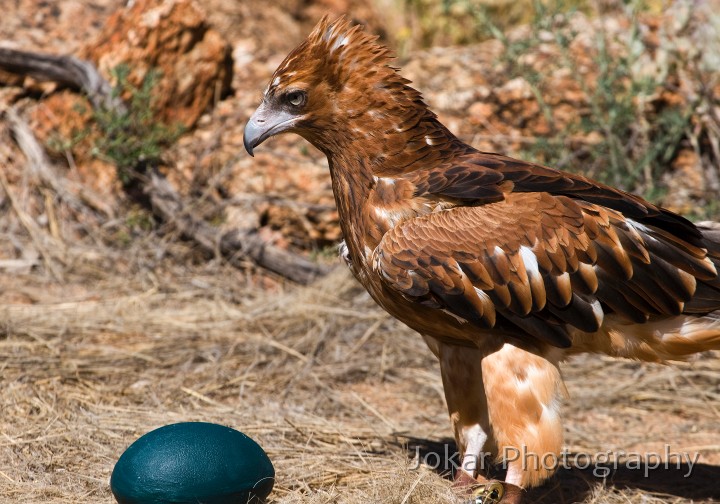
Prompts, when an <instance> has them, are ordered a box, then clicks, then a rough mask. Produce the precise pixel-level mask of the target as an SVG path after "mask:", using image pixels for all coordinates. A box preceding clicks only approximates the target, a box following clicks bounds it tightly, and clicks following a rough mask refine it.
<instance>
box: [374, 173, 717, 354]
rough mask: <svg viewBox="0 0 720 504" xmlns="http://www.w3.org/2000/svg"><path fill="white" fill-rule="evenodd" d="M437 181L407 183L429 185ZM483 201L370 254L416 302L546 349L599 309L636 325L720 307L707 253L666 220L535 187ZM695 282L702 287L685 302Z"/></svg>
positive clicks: (589, 323)
mask: <svg viewBox="0 0 720 504" xmlns="http://www.w3.org/2000/svg"><path fill="white" fill-rule="evenodd" d="M513 166H514V165H513ZM520 166H522V165H520ZM518 170H519V169H518ZM484 176H485V175H483V174H481V175H476V176H474V177H476V178H473V176H470V175H463V170H461V169H457V170H453V171H452V172H451V173H450V174H449V175H448V177H447V178H446V179H444V180H453V181H459V183H460V184H461V186H462V184H463V182H464V181H465V180H472V181H473V183H475V181H477V180H481V179H482V177H484ZM487 176H488V177H490V175H487ZM547 176H548V177H549V176H550V175H547ZM438 177H439V175H437V174H434V175H432V176H427V177H426V179H424V180H425V181H426V182H427V185H425V186H422V185H420V186H418V187H421V190H423V191H426V193H429V192H430V191H431V190H436V189H438V188H439V187H441V185H440V183H439V182H438ZM466 177H469V178H466ZM492 180H495V181H497V177H495V178H493V179H492ZM518 180H519V179H518ZM430 182H432V183H433V184H430ZM562 184H566V183H565V182H562ZM517 187H518V186H517V184H516V185H515V189H516V190H517ZM443 190H444V191H446V190H445V189H443ZM585 190H586V191H589V189H585ZM443 194H453V195H457V194H461V192H458V191H455V192H450V193H447V191H446V192H444V193H443ZM452 197H455V196H452ZM630 201H633V200H632V198H631V199H630ZM484 203H485V204H482V205H478V206H456V207H454V208H450V209H446V210H443V211H440V212H435V213H431V214H426V215H424V216H421V217H417V218H414V219H411V220H408V221H405V222H404V223H401V224H399V225H397V226H396V227H394V228H393V229H391V230H390V231H388V233H387V234H386V235H385V236H384V237H383V239H382V241H381V242H380V244H379V245H378V247H377V249H376V250H375V255H374V258H373V267H374V268H375V270H376V272H378V273H379V274H380V277H381V278H382V279H383V281H384V283H385V284H386V285H387V286H388V287H390V288H391V289H393V290H395V291H397V292H399V293H400V294H401V295H403V296H405V297H406V298H409V299H411V300H413V301H417V302H421V303H423V304H424V305H425V306H427V307H430V308H435V309H441V310H443V311H445V312H446V313H449V314H451V315H452V316H454V317H456V318H460V319H462V320H463V321H466V323H469V324H473V325H475V326H477V327H479V328H496V329H499V330H505V331H508V332H511V333H514V334H518V333H520V334H525V335H526V336H530V337H532V338H536V339H539V340H541V341H544V342H546V343H549V344H552V345H555V346H558V347H566V346H568V345H570V343H571V338H570V336H569V334H568V329H569V328H570V327H574V328H577V329H579V330H581V331H586V332H594V331H597V330H598V329H599V328H600V326H601V325H602V322H603V318H604V316H605V315H606V314H607V313H615V314H617V315H618V316H621V317H623V318H624V319H626V320H628V321H633V322H645V321H647V320H648V319H650V318H652V317H656V316H669V315H675V314H679V313H682V312H683V310H685V309H686V307H687V308H688V310H689V311H690V312H693V313H696V312H698V311H701V310H710V309H720V295H719V294H718V292H717V290H716V289H717V288H718V286H717V283H718V282H717V280H716V279H717V275H716V273H715V266H714V265H713V260H715V259H713V260H711V259H710V258H708V257H707V254H706V251H705V250H704V249H702V248H700V247H698V246H697V245H695V244H693V243H689V242H687V241H685V240H683V239H682V238H680V237H678V236H676V235H674V234H672V233H671V232H670V231H669V230H668V229H667V228H663V229H661V228H657V227H655V226H652V225H650V224H647V222H646V223H643V224H640V223H638V222H636V221H634V220H632V219H628V218H626V217H625V216H623V215H622V213H620V212H619V211H615V210H613V209H608V208H603V207H602V206H599V205H597V204H594V203H592V202H588V201H585V200H578V199H573V198H571V197H568V196H562V195H560V196H558V195H552V194H549V193H547V192H525V193H523V192H512V193H508V194H504V195H503V199H502V200H501V201H497V202H493V203H488V202H487V201H484ZM633 204H634V201H633ZM650 210H652V207H651V208H650ZM717 249H718V251H717V256H716V257H717V258H718V259H717V261H716V262H720V245H719V246H718V247H717ZM704 281H708V282H710V283H709V284H703V283H702V282H704ZM713 282H714V283H713ZM698 286H700V287H701V288H700V287H698ZM696 288H697V293H698V294H703V295H702V296H700V297H699V298H697V302H695V303H694V304H693V300H695V299H696V298H695V297H694V295H695V294H696Z"/></svg>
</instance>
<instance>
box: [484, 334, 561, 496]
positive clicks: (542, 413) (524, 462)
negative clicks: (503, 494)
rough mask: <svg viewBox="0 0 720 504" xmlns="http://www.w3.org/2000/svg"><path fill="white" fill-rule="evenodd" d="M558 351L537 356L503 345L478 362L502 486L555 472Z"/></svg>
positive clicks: (530, 483) (536, 480)
mask: <svg viewBox="0 0 720 504" xmlns="http://www.w3.org/2000/svg"><path fill="white" fill-rule="evenodd" d="M561 352H562V351H560V350H558V349H550V350H548V352H547V354H546V355H543V356H540V355H536V354H534V353H531V352H528V351H525V350H522V349H520V348H518V347H515V346H513V345H510V344H505V345H503V347H502V348H501V349H500V350H498V351H496V352H493V353H491V354H489V355H487V356H486V357H485V358H483V360H482V375H483V382H484V385H485V394H486V396H487V403H488V416H489V419H490V426H491V429H492V433H493V436H494V439H495V443H496V445H497V449H498V460H503V461H504V463H505V464H506V467H507V475H506V477H505V481H506V482H507V483H511V484H513V485H517V486H519V487H522V488H527V487H531V486H537V485H540V484H541V483H542V482H543V481H545V480H546V479H547V478H549V477H550V476H552V474H553V473H554V472H555V469H556V468H557V463H558V461H559V457H560V452H561V450H562V434H563V431H562V422H561V419H560V402H561V398H562V396H563V395H564V394H565V393H566V390H565V386H564V384H563V381H562V378H561V376H560V370H559V369H558V366H557V364H558V361H559V358H560V356H561Z"/></svg>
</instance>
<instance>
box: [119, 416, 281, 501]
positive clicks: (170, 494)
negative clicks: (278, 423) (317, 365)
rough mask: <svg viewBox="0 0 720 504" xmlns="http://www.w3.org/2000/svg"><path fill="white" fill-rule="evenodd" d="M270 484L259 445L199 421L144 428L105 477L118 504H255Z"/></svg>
mask: <svg viewBox="0 0 720 504" xmlns="http://www.w3.org/2000/svg"><path fill="white" fill-rule="evenodd" d="M274 483H275V469H274V468H273V465H272V463H271V462H270V459H269V458H268V456H267V454H265V452H264V451H263V449H262V448H260V445H258V444H257V443H256V442H255V441H253V440H252V439H250V438H249V437H248V436H246V435H245V434H243V433H242V432H239V431H236V430H235V429H231V428H230V427H224V426H222V425H217V424H212V423H205V422H187V423H177V424H172V425H166V426H164V427H160V428H159V429H155V430H154V431H151V432H148V433H147V434H145V435H144V436H142V437H141V438H140V439H138V440H137V441H135V442H134V443H133V444H131V445H130V446H129V447H128V449H127V450H125V453H123V454H122V455H121V456H120V460H118V461H117V464H115V469H113V472H112V476H111V477H110V489H111V490H112V493H113V495H115V499H117V501H118V502H119V503H120V504H151V503H152V504H160V503H165V504H171V503H172V504H190V503H192V504H250V503H252V504H256V503H261V502H263V501H264V500H265V498H266V497H267V496H268V495H269V494H270V492H271V491H272V488H273V484H274Z"/></svg>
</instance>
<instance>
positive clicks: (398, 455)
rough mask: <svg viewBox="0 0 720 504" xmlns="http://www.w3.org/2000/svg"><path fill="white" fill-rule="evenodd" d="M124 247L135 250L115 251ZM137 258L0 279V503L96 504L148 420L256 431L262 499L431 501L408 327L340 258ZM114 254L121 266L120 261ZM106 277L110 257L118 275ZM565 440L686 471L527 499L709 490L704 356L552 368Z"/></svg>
mask: <svg viewBox="0 0 720 504" xmlns="http://www.w3.org/2000/svg"><path fill="white" fill-rule="evenodd" d="M128 257H134V258H133V259H128ZM140 257H142V254H139V253H134V252H132V251H125V252H124V253H123V254H122V255H121V254H119V253H115V255H112V254H111V255H105V256H102V255H94V256H93V255H89V254H88V253H87V250H85V251H83V252H82V254H80V255H78V258H76V260H75V261H70V263H71V264H72V266H71V267H69V268H68V270H67V271H66V272H65V283H64V284H60V283H57V282H56V281H54V280H50V279H48V278H46V277H44V276H42V275H41V274H39V273H27V274H14V275H11V274H7V273H6V274H3V275H2V281H3V285H4V288H3V293H2V297H1V298H0V299H1V300H2V304H1V305H0V320H2V329H1V331H2V332H1V333H0V373H1V376H0V409H1V410H2V416H1V417H0V434H1V436H0V502H48V503H53V504H60V503H70V502H112V497H111V494H110V491H109V485H108V480H109V477H110V473H111V471H112V468H113V465H114V463H115V461H116V460H117V458H118V457H119V456H120V454H121V453H122V451H123V450H124V449H125V448H126V447H127V446H128V445H129V444H130V443H131V442H133V441H134V440H135V439H136V438H137V437H139V436H140V435H142V434H143V433H145V432H147V431H149V430H151V429H154V428H156V427H159V426H162V425H165V424H168V423H173V422H179V421H191V420H196V421H197V420H202V421H210V422H217V423H221V424H225V425H230V426H232V427H234V428H237V429H239V430H242V431H244V432H246V433H247V434H249V435H250V436H252V437H254V438H255V439H256V440H257V441H258V442H259V443H260V444H261V445H262V446H263V447H264V448H265V449H266V450H267V452H268V454H269V455H270V458H271V459H272V460H273V462H274V464H275V467H276V471H277V483H276V489H275V491H274V492H273V494H272V502H288V503H289V502H310V503H321V502H322V503H325V502H342V503H360V502H393V503H421V502H422V503H424V504H432V503H440V502H451V501H453V499H454V498H455V497H453V494H452V492H451V490H450V488H449V484H448V482H447V480H444V479H443V478H442V477H440V476H439V475H438V474H437V473H436V472H434V471H432V470H429V469H427V468H424V469H422V470H419V471H418V470H415V469H413V468H412V467H411V466H412V465H413V458H414V454H415V447H416V446H417V447H419V448H418V449H419V450H421V453H423V454H425V453H427V452H428V451H431V452H432V451H436V452H439V453H442V452H443V449H444V448H443V443H447V442H448V440H447V436H448V435H449V433H450V431H449V428H448V423H447V419H446V415H445V412H444V401H443V397H442V388H441V384H440V379H439V374H438V371H437V365H436V363H435V362H434V359H433V357H432V356H431V355H430V353H429V351H428V350H427V349H426V348H425V346H424V343H423V342H422V340H421V339H420V338H419V337H417V335H416V334H414V333H413V332H412V331H410V330H408V329H406V328H404V327H403V326H401V325H400V324H399V323H397V322H395V321H394V320H392V319H390V318H389V317H388V316H387V315H385V314H384V313H383V312H381V311H380V310H379V309H378V308H377V307H375V306H374V304H373V303H372V301H371V300H370V299H369V298H368V296H367V295H366V294H365V293H364V292H363V291H362V290H361V289H360V288H359V287H358V286H357V285H356V284H355V283H354V281H353V280H352V279H350V278H349V277H348V275H347V274H346V273H345V272H344V271H342V270H340V271H338V272H336V273H334V274H333V275H331V276H330V277H329V278H326V279H324V280H323V281H321V282H320V283H318V284H316V285H314V286H312V287H310V288H304V289H299V288H294V287H287V288H286V290H285V291H279V292H262V291H261V290H260V289H258V288H253V287H252V286H250V285H247V282H245V281H244V280H242V278H241V277H240V275H239V274H238V273H237V272H235V271H233V270H230V269H227V268H226V267H225V266H223V265H221V264H210V265H202V266H186V267H180V266H177V265H174V264H173V263H170V261H164V262H163V261H161V262H160V263H157V264H153V265H152V267H143V266H142V264H145V263H144V261H143V260H139V259H138V258H140ZM128 264H135V266H133V267H130V266H128ZM117 271H124V272H125V273H124V274H122V275H120V274H118V273H117ZM565 374H566V377H567V380H568V386H569V389H570V393H571V396H572V399H571V400H570V401H569V403H568V405H567V408H566V420H567V421H566V425H567V443H568V447H569V449H570V450H571V451H573V452H589V453H596V452H600V451H605V450H608V449H610V450H620V449H624V450H626V451H631V450H636V451H639V452H647V451H653V450H661V448H662V445H663V444H664V443H668V444H670V445H671V447H672V449H673V450H677V451H682V450H688V451H691V452H695V451H697V452H699V453H700V455H701V458H700V463H699V465H698V467H696V468H695V471H694V473H693V477H692V478H687V479H686V478H683V477H682V474H683V473H684V472H686V468H684V469H685V470H681V471H677V470H669V471H663V470H655V471H651V473H650V476H649V477H647V478H645V477H643V474H642V472H643V470H642V469H641V470H636V471H632V470H628V469H620V470H618V471H616V472H614V473H613V474H612V475H611V476H610V477H609V478H608V479H607V480H606V481H604V482H603V480H602V479H598V478H595V477H593V475H592V471H591V470H585V471H581V470H579V469H569V470H562V471H561V472H560V474H559V476H558V477H557V478H555V479H554V480H552V482H550V483H549V484H548V485H547V486H546V487H544V488H542V489H538V490H536V491H534V492H533V493H532V494H531V499H529V500H530V501H531V502H545V503H558V502H562V503H565V502H568V503H569V502H585V503H601V502H602V503H640V502H642V503H670V502H672V503H676V502H677V503H680V502H688V501H690V500H692V501H693V502H713V499H718V498H720V490H718V489H717V488H716V487H717V484H716V481H717V480H718V478H719V477H720V456H719V453H720V445H719V444H718V434H720V422H719V421H718V420H720V414H719V413H718V409H720V401H718V399H719V398H720V390H718V383H720V363H719V362H718V361H717V359H716V358H715V356H712V355H708V356H704V357H701V358H700V359H698V360H697V361H695V362H693V363H692V364H683V365H681V366H679V367H662V366H649V365H640V364H637V363H629V362H614V361H610V360H606V359H604V358H599V357H586V358H583V359H580V360H578V361H575V362H573V363H570V364H568V365H567V366H565Z"/></svg>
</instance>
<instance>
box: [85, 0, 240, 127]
mask: <svg viewBox="0 0 720 504" xmlns="http://www.w3.org/2000/svg"><path fill="white" fill-rule="evenodd" d="M81 56H82V57H85V58H88V59H90V60H92V61H95V62H96V63H97V65H98V68H99V69H100V71H101V72H102V73H103V74H104V75H105V76H106V77H109V76H110V74H111V71H112V70H113V69H114V68H115V67H117V66H118V65H120V64H125V65H127V66H128V67H129V68H130V75H129V80H130V83H131V84H133V85H135V86H140V84H141V83H142V81H143V79H144V78H145V77H146V76H147V75H148V73H149V72H150V71H152V70H157V71H159V72H160V73H161V74H160V78H159V79H158V82H157V85H156V86H155V88H154V89H153V97H154V101H153V108H154V109H155V111H156V112H157V116H158V119H160V120H162V121H163V122H165V123H167V124H175V123H178V122H179V123H181V124H182V125H183V126H185V127H188V128H189V127H192V126H194V125H195V123H196V122H197V121H198V119H199V118H200V116H201V115H202V114H203V113H204V112H206V111H207V110H208V109H209V108H210V107H211V106H212V105H213V103H214V101H216V100H217V99H219V98H222V97H223V96H226V95H227V94H228V93H229V92H230V82H231V79H232V58H231V56H230V46H229V45H228V44H227V42H226V41H225V40H224V39H223V38H222V36H221V35H220V34H219V33H218V32H217V31H215V30H214V29H212V28H210V26H209V25H208V23H207V21H206V17H205V13H204V12H203V11H202V10H201V9H200V7H199V6H198V5H197V4H196V3H195V2H193V1H191V0H162V1H160V2H158V1H156V0H155V1H154V0H138V1H136V2H135V3H134V5H133V6H132V7H131V8H130V9H123V10H120V11H118V12H116V13H115V14H113V15H112V16H110V19H109V20H108V22H107V24H106V25H105V29H104V30H103V32H102V33H101V34H100V35H99V37H98V38H97V40H96V41H95V42H94V43H92V44H91V45H90V46H89V47H88V48H87V49H86V50H85V51H84V53H83V54H82V55H81Z"/></svg>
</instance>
